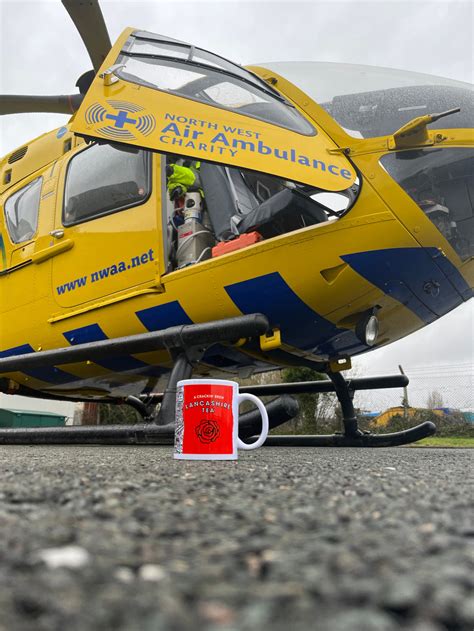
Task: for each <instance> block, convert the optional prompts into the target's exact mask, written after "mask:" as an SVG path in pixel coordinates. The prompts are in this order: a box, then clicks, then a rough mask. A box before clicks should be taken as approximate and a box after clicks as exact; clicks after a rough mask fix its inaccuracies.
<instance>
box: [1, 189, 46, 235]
mask: <svg viewBox="0 0 474 631" xmlns="http://www.w3.org/2000/svg"><path fill="white" fill-rule="evenodd" d="M41 184H42V178H41V177H39V178H37V179H36V180H33V181H32V182H30V183H29V184H27V185H26V186H24V187H23V188H21V189H20V190H19V191H16V193H13V195H11V197H9V198H8V199H7V201H6V202H5V217H6V220H7V228H8V232H9V234H10V238H11V240H12V241H13V243H24V242H25V241H29V240H30V239H32V238H33V236H34V235H35V233H36V230H37V228H38V213H39V204H40V195H41Z"/></svg>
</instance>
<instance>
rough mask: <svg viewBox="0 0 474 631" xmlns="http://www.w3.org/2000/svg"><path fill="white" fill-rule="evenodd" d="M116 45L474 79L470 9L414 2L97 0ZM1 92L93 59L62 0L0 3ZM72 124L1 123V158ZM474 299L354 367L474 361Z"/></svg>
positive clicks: (29, 88)
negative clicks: (140, 36) (140, 43)
mask: <svg viewBox="0 0 474 631" xmlns="http://www.w3.org/2000/svg"><path fill="white" fill-rule="evenodd" d="M101 6H102V10H103V13H104V17H105V21H106V24H107V26H108V29H109V33H110V36H111V40H112V42H113V41H114V40H115V39H116V38H117V36H118V35H119V34H120V32H121V31H122V30H123V29H124V28H125V27H127V26H134V27H138V28H141V29H145V30H149V31H154V32H157V33H162V34H165V35H168V36H171V37H174V38H177V39H182V40H185V41H189V42H191V43H194V44H196V45H199V46H201V47H202V48H205V49H209V50H212V51H213V52H216V53H218V54H220V55H222V56H224V57H228V58H229V59H231V60H233V61H236V62H238V63H242V64H250V63H257V62H264V61H296V60H297V61H301V60H305V61H332V62H343V63H358V64H369V65H377V66H386V67H391V68H399V69H405V70H412V71H417V72H423V73H429V74H435V75H440V76H446V77H450V78H452V79H457V80H460V81H469V82H472V81H473V61H472V60H473V4H472V2H470V1H469V2H465V1H457V0H449V1H443V0H440V1H431V2H417V1H413V0H406V1H405V0H398V1H395V2H388V1H384V0H377V1H373V2H360V1H357V0H353V1H349V2H348V1H341V2H339V1H337V0H332V1H331V2H320V1H313V2H271V1H268V2H267V1H264V0H259V1H258V2H244V1H242V0H240V2H231V1H229V2H227V1H225V0H219V2H198V1H196V0H195V1H194V2H179V1H178V0H174V1H173V2H164V1H163V2H162V1H159V0H154V1H152V2H140V1H136V2H135V1H120V2H116V1H107V0H102V1H101ZM0 11H1V13H0V46H1V60H2V63H1V66H0V91H1V92H3V93H10V94H15V93H30V94H67V93H73V92H75V90H76V89H75V87H74V84H75V82H76V80H77V78H78V77H79V75H80V74H82V73H83V72H84V71H85V70H87V69H89V68H90V67H91V66H90V61H89V58H88V55H87V53H86V50H85V48H84V47H83V45H82V42H81V40H80V37H79V34H78V33H77V31H76V30H75V28H74V26H73V24H72V22H71V20H70V18H69V16H68V15H67V13H66V11H65V9H64V8H63V6H62V5H61V3H60V0H48V1H41V0H37V1H35V2H23V1H22V0H8V1H6V0H0ZM66 121H67V117H65V116H62V115H47V114H21V115H16V116H5V117H3V120H2V121H1V122H0V155H3V154H5V153H7V152H9V151H11V150H12V149H14V148H15V147H18V146H20V145H22V144H23V143H25V142H26V141H28V140H30V139H31V138H33V137H35V136H37V135H39V134H41V133H43V132H45V131H47V130H49V129H53V128H55V127H58V126H60V125H62V124H64V122H66ZM472 302H473V301H471V303H470V304H468V305H463V306H462V307H461V308H459V309H457V310H456V311H455V312H453V313H451V314H449V315H448V316H445V318H443V319H442V320H441V321H437V322H436V323H434V324H433V325H431V326H429V327H427V328H425V329H423V330H422V331H421V332H419V333H416V334H414V335H412V336H410V337H409V338H406V339H405V340H402V341H400V342H398V343H396V344H393V345H392V346H390V347H387V348H385V349H381V350H380V351H375V352H373V353H371V354H369V355H368V356H367V357H366V358H364V359H363V360H360V361H359V362H356V363H358V365H359V370H360V371H362V372H366V371H369V372H370V373H372V374H373V373H376V372H385V373H386V372H392V371H394V370H396V367H397V365H398V364H399V363H402V364H403V365H404V367H405V368H406V369H409V367H410V366H415V365H420V364H433V363H437V362H439V361H440V358H441V361H442V363H444V364H446V363H451V362H453V363H456V362H468V361H472V356H473V313H472Z"/></svg>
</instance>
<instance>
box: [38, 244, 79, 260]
mask: <svg viewBox="0 0 474 631" xmlns="http://www.w3.org/2000/svg"><path fill="white" fill-rule="evenodd" d="M73 245H74V241H73V240H72V239H66V240H65V241H61V243H57V244H56V245H52V246H51V247H50V248H44V250H38V252H35V253H34V254H33V256H32V257H31V260H32V261H33V263H42V262H43V261H46V260H47V259H50V258H51V257H53V256H56V254H61V253H62V252H67V251H68V250H70V249H71V248H72V247H73Z"/></svg>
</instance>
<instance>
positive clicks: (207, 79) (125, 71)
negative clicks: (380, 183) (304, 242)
mask: <svg viewBox="0 0 474 631" xmlns="http://www.w3.org/2000/svg"><path fill="white" fill-rule="evenodd" d="M71 128H72V131H74V132H75V133H76V134H78V135H80V136H83V137H85V138H86V139H87V138H91V139H101V140H103V141H108V142H115V143H122V144H129V145H134V146H138V147H142V148H148V149H152V150H155V151H159V152H162V153H171V154H179V155H182V156H189V157H192V158H196V159H199V160H206V161H210V162H217V163H224V164H227V165H229V166H235V167H240V168H244V169H250V170H256V171H262V172H265V173H268V174H271V175H276V176H279V177H282V178H284V179H286V180H292V181H295V182H301V183H303V184H307V185H309V186H311V187H315V188H317V189H322V190H326V191H341V190H345V189H347V188H348V187H350V186H351V185H352V184H353V183H354V181H355V179H356V172H355V170H354V168H353V167H352V165H351V163H350V162H349V161H348V160H347V158H346V157H345V156H344V155H334V154H330V153H329V150H330V149H334V148H335V147H336V145H335V144H334V143H333V142H332V140H331V139H330V138H329V137H328V136H327V135H326V134H325V133H324V131H323V130H322V129H320V128H319V127H317V126H316V125H315V124H314V123H313V122H310V121H309V120H308V119H307V118H305V117H304V116H303V114H302V113H301V112H300V111H299V110H298V109H297V108H296V107H295V106H294V105H293V104H292V103H290V102H289V101H287V100H286V99H285V98H283V97H282V95H281V94H280V93H279V92H277V91H276V90H274V89H273V88H272V87H271V86H270V85H269V84H267V83H266V82H265V81H263V80H262V79H260V78H258V77H257V76H256V75H254V74H253V73H251V72H249V71H247V70H245V69H244V68H242V67H241V66H239V65H236V64H234V63H231V62H229V61H227V60H226V59H223V58H222V57H219V56H217V55H214V54H212V53H209V52H207V51H204V50H202V49H199V48H196V47H194V46H192V45H189V44H186V43H183V42H179V41H176V40H173V39H170V38H166V37H164V36H162V35H155V34H153V33H148V32H144V31H138V30H134V29H130V28H129V29H126V30H125V31H124V32H123V33H122V35H121V36H120V37H119V39H118V40H117V42H116V43H115V45H114V46H113V47H112V49H111V51H110V53H109V54H108V56H107V58H106V59H105V61H104V63H103V65H102V67H101V69H100V71H99V72H98V74H97V75H96V77H95V79H94V81H93V83H92V85H91V87H90V88H89V90H88V92H87V94H86V96H85V98H84V101H83V102H82V105H81V107H80V108H79V110H78V111H77V113H76V114H75V117H74V120H73V121H72V127H71Z"/></svg>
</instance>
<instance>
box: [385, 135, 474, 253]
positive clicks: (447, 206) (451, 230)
mask: <svg viewBox="0 0 474 631" xmlns="http://www.w3.org/2000/svg"><path fill="white" fill-rule="evenodd" d="M381 163H382V165H383V167H384V168H385V169H386V170H387V171H388V173H389V174H390V175H391V176H392V177H393V178H394V179H395V180H396V181H397V182H398V184H400V186H401V187H402V188H403V189H404V190H405V191H406V192H407V193H408V195H410V197H411V198H412V199H413V200H414V201H415V202H416V203H417V204H418V206H419V207H420V208H421V210H423V212H424V213H425V215H426V216H427V217H428V219H429V220H430V221H431V222H432V223H433V224H434V225H435V226H436V227H437V228H438V230H439V231H440V232H441V234H442V235H443V236H444V237H445V238H446V239H447V240H448V241H449V243H450V244H451V246H452V247H453V248H454V250H456V252H457V253H458V255H459V256H460V258H461V259H462V260H466V259H468V258H470V257H471V256H474V150H473V149H464V148H453V149H451V148H449V149H448V148H446V149H417V150H410V151H399V152H397V153H393V154H387V155H385V156H383V157H382V158H381Z"/></svg>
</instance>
